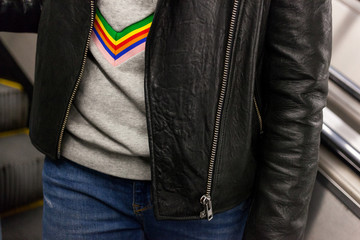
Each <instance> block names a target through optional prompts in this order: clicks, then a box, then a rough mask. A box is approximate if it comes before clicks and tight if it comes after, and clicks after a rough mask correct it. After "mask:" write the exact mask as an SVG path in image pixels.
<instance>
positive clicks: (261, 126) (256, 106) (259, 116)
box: [254, 97, 264, 134]
mask: <svg viewBox="0 0 360 240" xmlns="http://www.w3.org/2000/svg"><path fill="white" fill-rule="evenodd" d="M254 104H255V109H256V115H257V117H258V120H259V126H260V134H263V132H264V131H263V121H262V117H261V113H260V109H259V106H258V104H257V101H256V98H255V97H254Z"/></svg>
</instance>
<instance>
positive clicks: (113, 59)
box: [61, 0, 157, 180]
mask: <svg viewBox="0 0 360 240" xmlns="http://www.w3.org/2000/svg"><path fill="white" fill-rule="evenodd" d="M156 1H157V0H98V1H97V10H96V17H95V21H94V27H93V31H92V35H91V41H90V44H89V53H88V57H87V60H86V65H85V69H84V73H83V77H82V79H81V81H80V85H79V88H78V90H77V92H76V95H75V99H74V102H73V104H72V107H71V109H70V114H69V119H68V122H67V124H66V129H65V134H64V141H63V145H62V149H61V153H62V155H63V156H64V157H65V158H68V159H69V160H71V161H74V162H76V163H78V164H80V165H83V166H86V167H89V168H91V169H94V170H97V171H100V172H102V173H105V174H109V175H113V176H116V177H122V178H128V179H137V180H150V179H151V174H150V161H149V145H148V134H147V126H146V111H145V96H144V70H145V55H144V52H145V51H144V50H145V44H146V35H147V34H146V31H148V30H149V23H150V25H151V20H152V18H151V14H152V13H153V12H154V10H155V5H156ZM146 19H147V20H146Z"/></svg>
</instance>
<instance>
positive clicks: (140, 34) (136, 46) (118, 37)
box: [92, 9, 154, 66]
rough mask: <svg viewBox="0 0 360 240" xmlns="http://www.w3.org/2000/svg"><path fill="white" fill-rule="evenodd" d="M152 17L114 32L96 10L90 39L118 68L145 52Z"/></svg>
mask: <svg viewBox="0 0 360 240" xmlns="http://www.w3.org/2000/svg"><path fill="white" fill-rule="evenodd" d="M153 17H154V15H153V14H151V15H150V16H148V17H146V18H145V19H143V20H141V21H139V22H136V23H134V24H132V25H130V26H128V27H126V28H125V29H123V30H122V31H121V32H116V31H115V30H114V29H113V28H112V27H111V26H110V25H109V24H108V23H107V22H106V20H105V18H104V17H103V16H102V15H101V13H100V11H99V9H96V15H95V21H94V27H93V32H92V39H93V41H94V42H95V44H96V46H97V47H98V49H99V50H100V52H101V53H102V54H103V55H104V56H105V58H106V60H107V61H108V62H109V63H110V64H112V65H113V66H118V65H120V64H121V63H123V62H125V61H126V60H128V59H129V58H131V57H132V56H135V55H136V54H138V53H140V52H142V51H144V50H145V43H146V38H147V35H148V33H149V30H150V26H151V23H152V20H153Z"/></svg>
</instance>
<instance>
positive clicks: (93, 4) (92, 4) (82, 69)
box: [57, 0, 95, 158]
mask: <svg viewBox="0 0 360 240" xmlns="http://www.w3.org/2000/svg"><path fill="white" fill-rule="evenodd" d="M90 7H91V22H90V30H89V34H88V38H87V40H86V46H85V53H84V57H83V60H82V65H81V69H80V73H79V77H78V79H77V81H76V83H75V87H74V90H73V92H72V94H71V97H70V101H69V104H68V106H67V109H66V114H65V118H64V121H63V124H62V126H61V131H60V138H59V143H58V151H57V155H58V158H60V151H61V144H62V139H63V135H64V131H65V126H66V123H67V120H68V118H69V113H70V108H71V105H72V103H73V101H74V98H75V94H76V92H77V89H78V88H79V84H80V80H81V78H82V75H83V73H84V69H85V63H86V58H87V54H88V50H89V44H90V39H91V32H92V28H93V26H94V12H95V3H94V0H91V1H90Z"/></svg>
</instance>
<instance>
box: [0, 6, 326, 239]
mask: <svg viewBox="0 0 360 240" xmlns="http://www.w3.org/2000/svg"><path fill="white" fill-rule="evenodd" d="M330 4H331V3H330V0H312V1H308V0H298V1H289V0H251V1H245V0H212V1H209V0H181V1H180V0H159V1H158V4H157V8H156V12H155V17H154V21H153V25H152V27H151V30H150V34H149V36H148V40H147V45H146V62H145V65H146V70H145V71H146V72H145V92H146V107H147V123H148V129H149V143H150V152H151V161H152V197H153V199H152V200H153V204H154V212H155V215H156V217H157V218H158V219H197V218H200V217H201V218H206V217H208V218H211V217H212V213H218V212H222V211H225V210H227V209H230V208H232V207H234V206H235V205H237V204H239V203H240V202H241V201H243V200H244V199H246V198H248V197H249V196H250V195H251V194H253V198H254V201H253V204H252V207H251V213H250V217H249V220H248V224H247V227H246V233H245V239H272V240H273V239H286V240H289V239H301V238H302V237H303V234H304V227H305V224H306V218H307V211H308V204H309V200H310V196H311V191H312V188H313V184H314V181H315V176H316V170H317V160H318V148H319V135H320V130H321V126H322V109H323V107H324V106H325V102H326V95H327V78H328V67H329V61H330V46H331V6H330ZM94 5H95V1H94V0H61V1H59V0H45V1H44V3H43V4H40V2H39V1H36V0H26V1H25V0H11V1H10V0H0V30H3V31H4V30H6V31H30V32H36V31H37V29H38V42H37V47H38V49H37V55H36V76H35V79H36V81H35V88H34V96H33V107H32V111H31V122H30V136H31V139H32V141H33V144H34V145H35V146H36V147H37V148H38V149H39V150H40V151H42V152H43V153H45V154H47V155H48V156H50V157H52V158H54V159H55V158H58V156H59V155H60V154H61V152H60V150H61V142H62V136H63V132H64V128H65V124H66V121H67V117H68V113H69V110H70V107H71V103H72V101H73V99H74V97H75V95H76V90H77V87H78V85H79V82H80V81H81V76H82V73H83V70H84V65H85V63H86V55H87V50H88V43H89V39H90V32H91V28H92V23H93V18H94ZM41 9H42V11H41ZM40 13H41V17H40ZM39 17H40V21H39ZM38 22H39V24H38ZM215 217H216V214H215Z"/></svg>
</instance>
